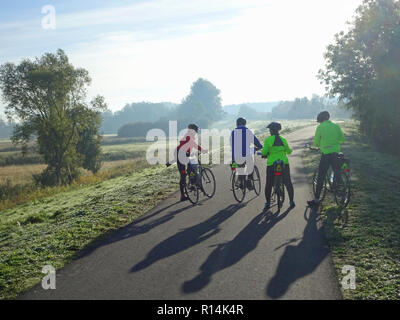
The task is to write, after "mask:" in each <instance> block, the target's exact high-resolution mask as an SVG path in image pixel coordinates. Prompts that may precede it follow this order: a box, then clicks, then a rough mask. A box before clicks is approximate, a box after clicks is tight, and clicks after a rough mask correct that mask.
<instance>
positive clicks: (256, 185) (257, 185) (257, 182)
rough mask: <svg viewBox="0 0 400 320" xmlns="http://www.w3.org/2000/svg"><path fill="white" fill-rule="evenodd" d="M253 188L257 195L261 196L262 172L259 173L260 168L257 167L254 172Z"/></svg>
mask: <svg viewBox="0 0 400 320" xmlns="http://www.w3.org/2000/svg"><path fill="white" fill-rule="evenodd" d="M253 187H254V192H255V193H256V195H257V196H259V195H260V192H261V178H260V172H259V171H258V168H257V167H256V166H254V172H253Z"/></svg>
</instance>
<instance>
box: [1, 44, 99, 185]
mask: <svg viewBox="0 0 400 320" xmlns="http://www.w3.org/2000/svg"><path fill="white" fill-rule="evenodd" d="M90 82H91V79H90V77H89V74H88V72H87V71H86V70H84V69H80V68H74V66H73V65H72V64H70V63H69V60H68V57H67V55H66V54H65V53H64V51H62V50H58V51H57V53H56V54H53V53H46V54H45V55H43V56H42V57H40V58H36V59H35V60H33V61H31V60H29V59H26V60H24V61H22V62H21V63H20V64H19V65H15V64H13V63H6V64H4V65H2V66H1V67H0V87H1V89H2V91H3V98H4V101H5V102H6V103H7V106H6V114H7V116H8V118H9V119H12V120H15V121H16V122H17V124H16V126H15V129H14V132H13V135H12V140H13V142H14V143H20V144H22V145H23V148H24V150H25V151H26V146H27V143H28V141H29V140H30V139H31V138H36V140H37V143H38V145H39V153H40V154H42V155H43V157H44V159H45V162H46V164H47V165H48V167H47V168H46V170H45V171H44V172H43V174H42V175H41V176H40V179H39V181H40V182H41V183H43V184H46V185H47V184H65V183H68V182H71V181H72V180H73V179H74V178H75V177H77V175H78V172H79V171H78V168H79V167H83V168H86V169H89V170H91V171H93V172H96V171H97V170H98V169H99V167H100V165H99V162H100V152H101V150H100V143H99V141H100V137H99V136H98V129H99V127H100V124H101V116H100V114H101V111H103V110H105V108H106V105H105V102H104V98H103V97H101V96H97V97H96V98H94V99H93V100H92V101H91V102H90V103H87V102H86V96H87V93H86V87H87V86H88V85H89V84H90Z"/></svg>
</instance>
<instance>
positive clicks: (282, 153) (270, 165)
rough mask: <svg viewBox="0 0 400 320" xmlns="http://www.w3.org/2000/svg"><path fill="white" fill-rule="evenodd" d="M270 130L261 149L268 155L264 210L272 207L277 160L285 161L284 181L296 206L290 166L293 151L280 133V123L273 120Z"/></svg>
mask: <svg viewBox="0 0 400 320" xmlns="http://www.w3.org/2000/svg"><path fill="white" fill-rule="evenodd" d="M267 128H268V129H269V131H270V134H271V136H270V137H268V138H266V139H265V141H264V147H263V149H262V151H261V154H262V156H263V157H267V159H268V160H267V182H266V184H265V199H266V203H265V207H264V210H268V209H269V208H270V207H271V192H272V185H273V183H274V163H275V161H277V160H281V161H283V163H284V164H285V167H284V169H283V182H284V184H285V186H286V189H287V191H288V194H289V200H290V208H291V209H293V208H294V207H295V203H294V200H293V199H294V189H293V184H292V180H291V179H290V167H289V159H288V157H287V155H288V154H291V153H292V149H290V147H289V144H288V142H287V140H286V139H285V138H284V137H281V136H280V135H279V131H280V130H281V129H282V126H281V124H280V123H277V122H272V123H270V124H269V125H268V127H267Z"/></svg>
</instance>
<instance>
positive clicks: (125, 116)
mask: <svg viewBox="0 0 400 320" xmlns="http://www.w3.org/2000/svg"><path fill="white" fill-rule="evenodd" d="M176 106H177V105H174V104H172V103H168V102H166V103H150V102H139V103H132V104H127V105H126V106H125V107H124V108H123V109H122V110H120V111H117V112H115V113H113V112H112V111H109V110H108V111H106V112H104V113H103V114H102V117H103V123H102V126H101V129H100V130H101V131H102V132H103V133H104V134H110V133H116V132H117V131H118V129H119V128H121V127H122V126H123V125H125V124H127V123H129V122H130V123H132V122H156V121H158V120H160V118H163V117H168V115H169V114H170V113H171V111H172V110H173V109H174V108H176Z"/></svg>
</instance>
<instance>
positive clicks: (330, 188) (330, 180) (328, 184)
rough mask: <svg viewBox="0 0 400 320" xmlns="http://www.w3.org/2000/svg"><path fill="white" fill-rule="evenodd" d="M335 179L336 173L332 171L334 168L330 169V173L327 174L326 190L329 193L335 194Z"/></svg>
mask: <svg viewBox="0 0 400 320" xmlns="http://www.w3.org/2000/svg"><path fill="white" fill-rule="evenodd" d="M334 178H335V173H334V172H333V170H332V167H329V169H328V172H327V173H326V182H325V188H326V190H327V191H329V192H333V180H334Z"/></svg>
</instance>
